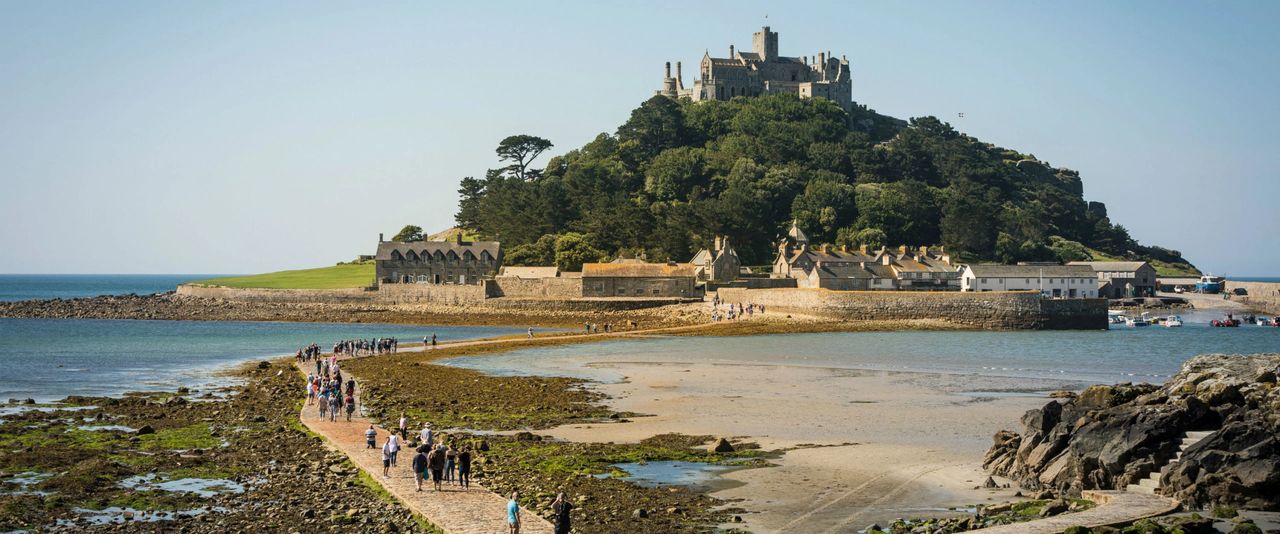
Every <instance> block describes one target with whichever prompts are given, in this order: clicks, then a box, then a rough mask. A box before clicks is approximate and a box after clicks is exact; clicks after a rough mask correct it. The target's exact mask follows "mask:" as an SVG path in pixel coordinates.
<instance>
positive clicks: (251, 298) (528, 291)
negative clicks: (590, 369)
mask: <svg viewBox="0 0 1280 534" xmlns="http://www.w3.org/2000/svg"><path fill="white" fill-rule="evenodd" d="M549 280H554V281H549ZM520 282H521V283H515V284H512V283H510V281H502V282H498V281H494V280H485V281H483V282H482V283H480V284H474V285H433V284H383V285H382V286H381V287H379V288H378V289H363V288H351V289H264V288H237V287H221V286H202V285H193V284H183V285H180V286H178V289H177V293H178V294H179V295H185V296H191V297H200V298H207V299H218V300H226V301H232V302H249V303H271V304H338V305H384V306H385V305H415V304H436V305H446V306H483V307H486V308H492V309H503V310H524V311H534V312H536V311H550V310H553V311H558V312H593V311H624V310H637V309H644V308H653V307H656V306H665V305H668V304H675V303H679V302H687V301H689V300H690V299H675V298H583V297H582V280H581V279H573V278H566V279H542V280H521V281H520ZM575 288H576V289H575Z"/></svg>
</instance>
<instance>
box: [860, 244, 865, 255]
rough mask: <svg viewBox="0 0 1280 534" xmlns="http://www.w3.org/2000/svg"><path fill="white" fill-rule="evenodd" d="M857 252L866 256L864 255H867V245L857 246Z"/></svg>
mask: <svg viewBox="0 0 1280 534" xmlns="http://www.w3.org/2000/svg"><path fill="white" fill-rule="evenodd" d="M858 252H861V253H863V254H866V253H867V245H865V244H863V245H858Z"/></svg>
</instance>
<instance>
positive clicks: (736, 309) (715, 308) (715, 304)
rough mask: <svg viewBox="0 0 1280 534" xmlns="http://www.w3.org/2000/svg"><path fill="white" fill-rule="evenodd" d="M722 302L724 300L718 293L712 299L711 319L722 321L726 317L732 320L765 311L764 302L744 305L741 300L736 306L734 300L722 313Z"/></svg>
mask: <svg viewBox="0 0 1280 534" xmlns="http://www.w3.org/2000/svg"><path fill="white" fill-rule="evenodd" d="M721 304H723V302H721V300H720V295H716V296H715V298H713V299H711V320H712V321H714V322H720V321H721V320H726V319H727V320H730V321H732V320H734V319H739V318H742V317H744V316H746V317H750V316H752V315H755V313H756V312H757V311H758V312H760V313H762V314H763V313H764V304H755V303H748V304H746V305H745V306H744V305H743V304H742V303H741V302H739V303H738V304H737V305H736V306H735V305H734V304H733V303H732V302H730V303H729V307H728V309H726V310H725V311H724V312H723V313H721V310H720V305H721Z"/></svg>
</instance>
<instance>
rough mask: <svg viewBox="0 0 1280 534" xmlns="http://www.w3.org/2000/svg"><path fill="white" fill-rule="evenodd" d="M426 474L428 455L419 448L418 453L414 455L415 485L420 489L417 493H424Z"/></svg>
mask: <svg viewBox="0 0 1280 534" xmlns="http://www.w3.org/2000/svg"><path fill="white" fill-rule="evenodd" d="M426 472H427V455H426V454H423V453H422V449H421V448H419V449H418V453H417V454H415V455H413V483H414V484H415V485H416V486H417V487H418V489H417V491H422V477H423V475H424V474H426Z"/></svg>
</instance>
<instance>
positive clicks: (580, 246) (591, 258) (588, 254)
mask: <svg viewBox="0 0 1280 534" xmlns="http://www.w3.org/2000/svg"><path fill="white" fill-rule="evenodd" d="M555 248H556V267H559V268H560V270H561V271H581V270H582V264H584V263H593V262H598V261H604V259H605V256H606V254H605V253H604V251H602V250H600V249H598V248H596V247H595V246H594V245H592V244H591V241H590V240H589V239H588V238H587V236H585V235H583V234H578V233H573V232H570V233H566V234H564V235H561V236H560V237H559V238H558V239H556V246H555Z"/></svg>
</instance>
